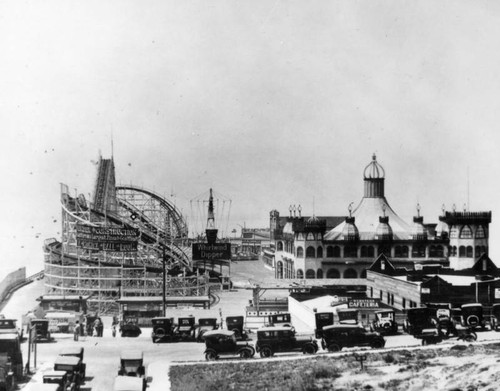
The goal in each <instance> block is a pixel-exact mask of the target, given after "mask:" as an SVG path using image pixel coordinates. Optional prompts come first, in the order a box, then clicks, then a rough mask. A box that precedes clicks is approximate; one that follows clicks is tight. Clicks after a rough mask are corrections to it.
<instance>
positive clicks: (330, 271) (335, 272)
mask: <svg viewBox="0 0 500 391" xmlns="http://www.w3.org/2000/svg"><path fill="white" fill-rule="evenodd" d="M326 278H340V273H339V271H338V270H337V269H328V271H327V272H326Z"/></svg>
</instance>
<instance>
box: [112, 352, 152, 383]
mask: <svg viewBox="0 0 500 391" xmlns="http://www.w3.org/2000/svg"><path fill="white" fill-rule="evenodd" d="M145 374H146V369H145V368H144V355H143V353H142V351H139V350H127V351H123V352H121V354H120V368H119V369H118V376H133V377H142V378H144V377H145Z"/></svg>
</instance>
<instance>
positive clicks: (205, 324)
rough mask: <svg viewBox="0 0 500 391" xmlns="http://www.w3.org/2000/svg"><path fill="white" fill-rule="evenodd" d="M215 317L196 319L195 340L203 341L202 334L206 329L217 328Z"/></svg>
mask: <svg viewBox="0 0 500 391" xmlns="http://www.w3.org/2000/svg"><path fill="white" fill-rule="evenodd" d="M217 328H218V325H217V318H200V319H198V327H197V328H196V340H197V341H198V342H203V334H205V333H206V332H207V331H212V330H217Z"/></svg>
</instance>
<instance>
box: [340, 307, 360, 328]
mask: <svg viewBox="0 0 500 391" xmlns="http://www.w3.org/2000/svg"><path fill="white" fill-rule="evenodd" d="M337 316H338V317H339V323H345V324H358V310H356V309H354V308H339V309H338V310H337Z"/></svg>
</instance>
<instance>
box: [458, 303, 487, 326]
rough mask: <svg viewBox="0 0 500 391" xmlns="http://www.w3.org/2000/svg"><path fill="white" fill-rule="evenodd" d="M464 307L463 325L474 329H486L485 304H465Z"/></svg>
mask: <svg viewBox="0 0 500 391" xmlns="http://www.w3.org/2000/svg"><path fill="white" fill-rule="evenodd" d="M460 308H461V309H462V317H461V318H462V321H461V324H462V326H465V327H470V328H472V329H478V328H481V329H483V330H485V329H486V318H485V317H484V315H483V305H482V304H480V303H469V304H463V305H462V306H461V307H460Z"/></svg>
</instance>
